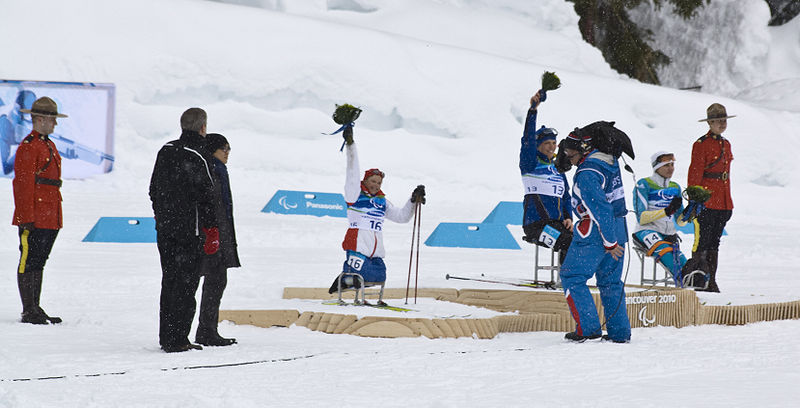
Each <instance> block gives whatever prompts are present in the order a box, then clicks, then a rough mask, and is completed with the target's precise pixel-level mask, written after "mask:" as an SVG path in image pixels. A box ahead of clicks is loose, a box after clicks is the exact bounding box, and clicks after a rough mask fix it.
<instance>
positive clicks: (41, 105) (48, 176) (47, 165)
mask: <svg viewBox="0 0 800 408" xmlns="http://www.w3.org/2000/svg"><path fill="white" fill-rule="evenodd" d="M20 112H21V113H29V114H30V115H31V120H32V122H33V131H31V133H30V134H29V135H28V136H27V137H26V138H25V139H24V140H23V141H22V143H20V145H19V148H18V149H17V155H16V158H15V159H14V170H15V173H14V182H13V186H14V220H13V221H12V224H13V225H16V226H17V227H18V228H19V252H20V256H19V266H18V268H17V285H18V286H19V296H20V298H21V300H22V322H23V323H32V324H47V323H48V322H49V323H61V318H59V317H55V316H48V315H47V313H45V311H44V310H42V308H41V307H40V306H39V298H40V295H41V293H42V276H43V273H44V272H43V271H44V264H45V262H46V261H47V258H48V257H49V256H50V251H51V250H52V249H53V244H54V243H55V241H56V236H58V231H59V230H60V229H61V227H62V225H63V224H62V222H63V217H62V213H61V191H60V188H61V156H59V154H58V149H56V146H55V144H54V143H53V141H52V140H50V138H49V137H48V136H49V135H50V134H51V133H53V129H54V128H55V126H56V125H57V124H58V123H57V121H56V118H66V117H67V115H64V114H61V113H58V106H57V105H56V103H55V101H53V100H52V99H50V98H48V97H46V96H43V97H41V98H39V99H37V100H36V101H35V102H34V103H33V106H32V107H31V109H20Z"/></svg>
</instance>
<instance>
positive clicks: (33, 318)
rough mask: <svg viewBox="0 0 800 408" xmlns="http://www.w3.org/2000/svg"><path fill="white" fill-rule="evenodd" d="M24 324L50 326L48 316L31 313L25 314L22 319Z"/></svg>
mask: <svg viewBox="0 0 800 408" xmlns="http://www.w3.org/2000/svg"><path fill="white" fill-rule="evenodd" d="M20 321H21V322H22V323H31V324H48V321H47V315H45V314H42V313H39V312H38V311H36V312H29V313H23V314H22V319H21V320H20Z"/></svg>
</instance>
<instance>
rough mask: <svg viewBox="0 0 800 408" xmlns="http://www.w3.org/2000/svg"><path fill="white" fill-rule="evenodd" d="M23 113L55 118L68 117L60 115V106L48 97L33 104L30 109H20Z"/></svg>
mask: <svg viewBox="0 0 800 408" xmlns="http://www.w3.org/2000/svg"><path fill="white" fill-rule="evenodd" d="M19 111H20V112H22V113H30V114H31V115H39V116H50V117H54V118H66V117H67V115H65V114H63V113H58V105H56V102H55V101H54V100H52V99H50V98H48V97H46V96H43V97H41V98H39V99H37V100H36V101H34V102H33V106H31V108H30V109H20V110H19Z"/></svg>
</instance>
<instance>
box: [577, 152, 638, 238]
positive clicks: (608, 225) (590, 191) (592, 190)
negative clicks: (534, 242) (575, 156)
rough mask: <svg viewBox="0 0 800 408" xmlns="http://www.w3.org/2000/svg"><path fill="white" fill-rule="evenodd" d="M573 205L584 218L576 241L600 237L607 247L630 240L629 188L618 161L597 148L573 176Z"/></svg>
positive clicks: (579, 223) (578, 225) (579, 222)
mask: <svg viewBox="0 0 800 408" xmlns="http://www.w3.org/2000/svg"><path fill="white" fill-rule="evenodd" d="M572 205H573V207H574V208H575V213H576V214H577V215H578V217H580V221H578V222H577V223H576V224H575V228H574V233H575V234H574V235H573V239H572V243H573V245H574V244H581V243H589V242H592V241H597V240H600V241H602V244H603V246H604V247H605V248H606V249H613V248H615V247H616V246H617V245H625V243H626V242H628V228H627V226H626V225H625V214H627V213H628V210H627V208H625V190H624V188H623V186H622V175H621V174H620V170H619V164H618V163H617V160H616V159H615V158H614V157H613V156H612V155H610V154H606V153H602V152H600V151H597V150H594V151H592V152H589V154H588V155H587V156H586V157H585V158H584V159H583V161H582V162H581V163H580V164H579V165H578V169H577V170H576V172H575V177H574V178H573V188H572Z"/></svg>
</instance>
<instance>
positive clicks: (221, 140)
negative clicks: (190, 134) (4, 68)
mask: <svg viewBox="0 0 800 408" xmlns="http://www.w3.org/2000/svg"><path fill="white" fill-rule="evenodd" d="M225 145H230V143H228V139H226V138H225V136H222V135H221V134H219V133H209V134H207V135H206V149H207V150H208V152H209V153H211V154H213V153H214V152H216V151H217V150H218V149H222V148H224V147H225Z"/></svg>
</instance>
